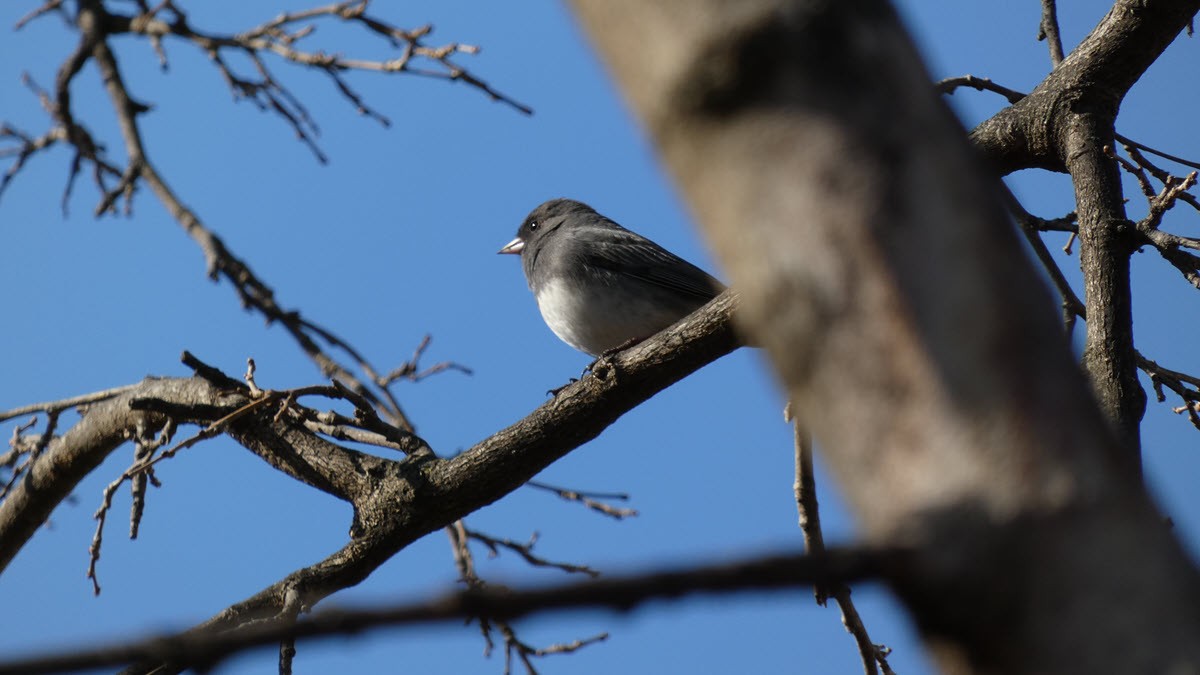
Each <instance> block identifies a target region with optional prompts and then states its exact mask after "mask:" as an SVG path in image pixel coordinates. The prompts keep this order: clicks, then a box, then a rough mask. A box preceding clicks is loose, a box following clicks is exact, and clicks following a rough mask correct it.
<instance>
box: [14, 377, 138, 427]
mask: <svg viewBox="0 0 1200 675" xmlns="http://www.w3.org/2000/svg"><path fill="white" fill-rule="evenodd" d="M137 386H139V385H136V384H127V385H125V386H123V387H113V388H112V389H105V390H103V391H96V392H92V393H90V394H83V395H82V396H74V397H72V398H64V399H61V400H58V401H45V402H43V403H31V404H29V405H23V406H21V407H20V408H13V409H11V410H5V411H2V412H0V422H4V421H7V420H10V419H12V418H14V417H21V416H24V415H28V414H30V413H35V412H58V411H62V410H67V409H69V408H75V407H77V406H81V405H88V404H89V403H98V402H100V401H106V400H108V399H110V398H113V397H114V396H119V395H121V394H124V393H125V392H127V391H130V390H132V389H134V388H135V387H137Z"/></svg>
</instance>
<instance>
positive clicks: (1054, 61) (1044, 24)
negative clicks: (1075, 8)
mask: <svg viewBox="0 0 1200 675" xmlns="http://www.w3.org/2000/svg"><path fill="white" fill-rule="evenodd" d="M1037 39H1038V41H1039V42H1040V41H1042V40H1045V41H1046V43H1047V44H1048V46H1049V47H1050V64H1051V65H1054V66H1057V65H1058V64H1060V63H1062V60H1063V46H1062V37H1061V36H1060V35H1059V32H1058V8H1057V7H1056V6H1055V2H1054V0H1042V21H1041V23H1039V24H1038V34H1037Z"/></svg>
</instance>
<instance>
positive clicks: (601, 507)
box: [525, 480, 638, 520]
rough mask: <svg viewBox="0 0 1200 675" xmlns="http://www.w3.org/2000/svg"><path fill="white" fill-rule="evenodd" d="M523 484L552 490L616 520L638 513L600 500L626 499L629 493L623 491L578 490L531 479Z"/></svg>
mask: <svg viewBox="0 0 1200 675" xmlns="http://www.w3.org/2000/svg"><path fill="white" fill-rule="evenodd" d="M525 484H526V485H528V486H529V487H531V488H537V489H538V490H545V491H546V492H552V493H554V494H556V495H558V496H559V497H560V498H562V499H565V500H567V501H569V502H576V503H579V504H583V505H584V506H586V507H587V508H589V509H592V510H593V511H596V512H597V513H602V514H604V515H606V516H609V517H610V518H615V519H617V520H624V519H625V518H632V517H633V516H636V515H638V512H637V509H626V508H620V507H616V506H612V505H610V504H605V503H604V502H603V501H600V500H604V499H614V500H618V501H628V500H629V495H628V494H625V493H624V492H580V491H578V490H571V489H568V488H563V487H558V486H556V485H549V484H547V483H542V482H539V481H533V480H531V481H529V482H528V483H525Z"/></svg>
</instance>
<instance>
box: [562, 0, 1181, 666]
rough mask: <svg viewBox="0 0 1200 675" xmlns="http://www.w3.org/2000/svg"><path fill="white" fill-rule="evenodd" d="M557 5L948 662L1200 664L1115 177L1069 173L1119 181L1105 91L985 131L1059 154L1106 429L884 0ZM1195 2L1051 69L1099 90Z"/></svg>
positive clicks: (1052, 160) (1163, 38)
mask: <svg viewBox="0 0 1200 675" xmlns="http://www.w3.org/2000/svg"><path fill="white" fill-rule="evenodd" d="M1185 4H1187V5H1189V6H1191V7H1192V9H1191V10H1188V9H1187V8H1185V7H1184V5H1185ZM575 5H576V7H577V9H578V10H579V14H580V16H581V17H582V19H583V24H584V26H585V27H586V29H587V30H588V32H589V33H590V34H591V36H592V38H593V40H594V41H595V43H596V44H597V46H598V47H599V49H600V51H601V52H602V54H603V55H604V56H605V58H606V59H607V60H608V63H609V64H610V66H611V68H612V70H613V73H614V75H615V77H616V79H617V80H618V82H619V83H620V85H621V86H622V88H623V89H624V91H625V93H626V94H627V96H628V98H629V100H630V102H631V103H632V105H633V107H634V109H635V110H636V111H637V113H638V114H639V115H640V116H641V118H642V120H643V121H644V122H645V123H646V125H647V127H648V128H649V130H650V131H651V133H652V135H653V137H654V139H655V141H656V142H657V144H658V146H659V148H660V150H661V152H662V156H663V158H664V160H665V162H666V164H667V166H668V167H669V169H670V170H671V172H672V173H673V174H674V176H675V178H676V180H677V182H678V184H679V185H680V186H681V187H682V189H683V191H684V193H685V196H686V198H687V201H688V203H689V205H690V206H691V207H692V210H693V212H694V213H695V215H696V217H697V219H698V220H699V221H700V223H701V224H702V226H703V227H704V229H705V231H706V234H708V236H709V237H710V239H711V241H712V242H713V243H714V245H715V248H716V250H717V253H718V255H719V257H720V258H721V260H722V261H723V263H724V265H725V269H727V270H728V272H729V274H730V276H731V277H732V281H733V285H734V286H735V287H737V288H738V289H739V290H740V291H741V293H742V294H743V298H744V300H743V301H744V314H743V318H744V319H745V324H746V326H747V328H748V330H749V332H750V334H751V336H752V337H753V338H754V339H756V340H757V341H759V342H760V343H761V344H763V345H764V347H765V348H766V350H767V352H768V354H769V356H770V358H771V361H772V363H773V364H774V367H775V368H776V370H777V372H778V373H779V375H780V376H781V378H782V379H783V380H784V382H785V383H786V384H787V386H788V390H789V393H790V394H791V395H792V397H793V400H794V402H795V404H796V405H795V409H796V411H797V414H798V415H799V416H800V417H801V419H802V420H803V421H804V423H805V425H806V426H807V427H808V428H810V429H811V430H812V431H813V432H814V433H815V435H816V437H817V438H818V440H819V441H820V443H821V447H822V448H823V449H824V451H825V453H826V456H827V458H828V460H829V463H830V465H831V467H832V468H833V470H834V472H835V473H836V475H837V477H838V479H839V482H840V484H841V487H842V488H843V491H844V492H845V494H846V495H847V497H848V498H849V500H850V502H851V503H852V505H853V506H854V508H855V509H856V510H857V512H858V514H859V516H860V518H861V522H862V524H863V528H864V531H865V536H866V537H867V538H868V539H869V540H871V541H872V542H874V543H885V542H897V541H904V542H907V543H912V542H917V544H918V546H919V547H920V548H921V554H920V555H919V561H918V562H917V563H916V564H914V565H912V566H907V567H905V568H904V569H894V570H890V571H889V574H888V578H889V581H890V583H891V584H892V585H893V587H894V588H895V590H896V591H897V592H898V593H899V594H900V595H901V597H902V598H903V599H904V601H905V602H906V603H907V605H908V607H909V608H910V610H911V611H912V612H913V615H914V617H915V618H916V620H917V622H918V623H919V624H920V626H921V628H922V630H923V633H924V636H925V639H926V642H927V644H928V645H929V647H930V648H931V649H932V651H933V653H934V654H935V656H936V657H937V658H938V660H939V661H940V663H941V665H942V667H943V668H944V670H945V671H946V672H958V673H1007V672H1028V673H1069V672H1079V673H1085V672H1087V673H1091V672H1110V673H1116V672H1122V673H1144V672H1165V671H1167V670H1170V669H1172V668H1176V667H1181V666H1183V667H1186V668H1189V669H1196V668H1200V641H1197V640H1196V639H1195V637H1196V636H1197V635H1200V578H1198V577H1197V575H1196V570H1195V569H1194V568H1193V567H1192V566H1191V564H1190V563H1189V561H1188V560H1187V559H1186V557H1185V556H1184V555H1183V553H1182V551H1181V550H1180V548H1179V546H1178V544H1177V542H1175V541H1174V540H1173V538H1172V537H1171V535H1170V533H1169V532H1168V531H1167V529H1166V527H1165V525H1164V524H1163V523H1162V522H1161V519H1160V518H1159V517H1158V516H1157V515H1156V513H1155V511H1154V509H1153V507H1152V505H1151V504H1150V501H1149V499H1148V497H1147V495H1146V493H1145V492H1144V489H1143V488H1142V486H1141V484H1140V480H1139V477H1138V473H1137V471H1136V470H1132V469H1133V468H1135V467H1136V457H1137V455H1136V426H1137V421H1138V420H1139V419H1140V414H1141V405H1142V404H1141V402H1140V399H1139V398H1138V393H1139V392H1140V388H1137V386H1136V384H1137V383H1136V377H1133V379H1132V382H1130V380H1129V377H1130V372H1131V371H1129V370H1128V364H1126V363H1125V360H1126V359H1127V358H1128V357H1131V356H1132V338H1131V335H1132V333H1131V327H1130V326H1129V324H1128V316H1127V311H1128V274H1127V271H1128V268H1127V267H1122V265H1121V261H1122V260H1125V261H1126V263H1127V256H1125V257H1123V253H1122V249H1121V248H1120V244H1119V242H1117V243H1114V237H1119V232H1120V227H1119V226H1118V223H1114V222H1113V221H1112V217H1113V214H1112V213H1111V209H1112V207H1113V205H1114V203H1113V201H1112V200H1111V199H1109V198H1097V199H1092V197H1091V196H1090V195H1091V192H1090V191H1091V190H1100V191H1104V190H1107V189H1110V188H1111V183H1110V181H1111V180H1113V179H1114V175H1113V173H1112V170H1111V168H1110V165H1105V166H1100V165H1099V164H1098V162H1099V160H1098V158H1099V157H1100V156H1101V153H1102V152H1103V148H1102V147H1096V145H1095V143H1096V140H1097V138H1099V139H1100V140H1102V139H1103V138H1104V137H1105V136H1104V134H1107V137H1111V133H1112V132H1111V115H1109V116H1108V117H1104V116H1102V115H1101V114H1100V113H1098V112H1097V111H1096V110H1094V109H1091V108H1087V107H1085V108H1083V109H1071V108H1069V107H1068V109H1067V110H1065V111H1061V114H1063V115H1066V121H1065V122H1063V123H1062V124H1063V126H1062V127H1061V128H1062V129H1064V130H1070V133H1068V134H1066V135H1065V136H1064V137H1063V138H1064V140H1063V142H1064V143H1067V145H1062V146H1061V148H1064V149H1066V148H1070V150H1069V152H1073V153H1074V154H1066V153H1065V154H1063V155H1061V156H1060V155H1057V154H1056V152H1057V149H1058V148H1059V146H1056V145H1050V146H1048V147H1047V148H1045V149H1044V151H1043V150H1042V149H1039V148H1036V147H1032V146H1033V143H1032V139H1030V138H1028V137H1021V136H1019V135H1018V136H1010V138H1009V142H1013V143H1015V146H1014V147H1015V148H1016V149H1015V150H1011V149H1010V150H1006V151H1005V152H1004V153H999V152H993V153H991V154H992V155H993V158H994V159H998V160H1000V163H1001V164H1003V163H1004V161H1009V162H1010V163H1011V162H1012V156H1013V155H1021V156H1022V157H1024V158H1025V159H1024V160H1023V161H1026V162H1028V165H1029V166H1048V167H1050V166H1057V167H1062V166H1064V162H1065V163H1066V168H1067V169H1068V170H1070V171H1071V172H1072V174H1073V176H1074V177H1075V179H1076V185H1077V190H1076V192H1077V195H1079V199H1080V202H1081V213H1080V216H1081V228H1087V231H1088V232H1089V234H1088V235H1087V236H1085V237H1084V246H1086V247H1088V248H1089V249H1090V252H1089V253H1088V257H1087V259H1086V260H1085V265H1091V266H1093V267H1095V268H1096V271H1095V273H1094V276H1093V277H1092V279H1091V280H1090V281H1089V286H1088V288H1089V293H1088V310H1087V313H1088V319H1089V326H1088V327H1089V333H1090V332H1091V331H1092V330H1093V326H1092V323H1093V322H1095V323H1096V324H1097V327H1096V328H1095V330H1096V331H1097V335H1099V336H1100V337H1097V338H1089V348H1091V351H1090V352H1089V355H1088V363H1087V369H1088V371H1089V373H1091V376H1092V380H1093V382H1094V383H1095V386H1096V388H1097V390H1098V391H1100V394H1101V395H1100V399H1101V401H1102V404H1103V405H1102V407H1103V410H1104V411H1105V412H1107V413H1109V415H1110V418H1111V419H1112V420H1113V421H1114V422H1115V427H1116V429H1117V430H1119V432H1120V435H1121V438H1120V439H1117V438H1114V436H1113V434H1112V433H1111V432H1110V428H1111V427H1110V426H1109V425H1108V424H1107V423H1106V421H1105V417H1104V415H1103V414H1102V413H1101V410H1100V409H1099V408H1098V407H1097V405H1096V403H1095V399H1094V398H1093V396H1092V395H1091V393H1090V391H1089V387H1088V383H1087V381H1086V380H1085V378H1084V377H1082V376H1081V373H1080V372H1079V369H1078V368H1077V366H1076V365H1075V364H1074V363H1073V362H1072V357H1071V354H1070V351H1069V349H1068V348H1067V345H1066V343H1065V341H1064V340H1063V338H1062V330H1061V327H1060V324H1059V323H1058V321H1057V320H1056V318H1055V316H1054V314H1053V312H1052V311H1051V308H1052V305H1051V303H1050V302H1049V299H1048V298H1047V296H1046V292H1045V290H1044V289H1043V288H1042V287H1041V285H1040V284H1039V282H1038V280H1037V277H1036V275H1035V274H1034V271H1033V269H1032V268H1031V266H1030V265H1029V263H1028V261H1027V260H1026V259H1025V256H1024V254H1023V251H1022V249H1021V246H1020V245H1019V242H1018V240H1017V238H1016V234H1015V231H1014V229H1013V228H1012V227H1011V225H1010V224H1009V222H1008V221H1007V219H1006V217H1005V215H1004V211H1003V209H1002V207H1001V202H1000V200H999V199H998V198H997V194H998V192H997V189H996V185H995V183H994V181H993V179H992V178H990V177H989V176H988V172H987V171H986V170H985V168H984V167H983V166H982V164H981V163H980V162H979V161H978V160H977V153H976V152H975V151H973V150H972V149H971V148H970V147H969V145H968V143H967V141H966V135H965V133H964V131H963V130H962V128H961V127H960V126H959V125H958V124H957V122H956V121H955V120H954V119H953V117H952V116H951V115H950V114H949V113H948V111H947V110H946V109H945V107H944V106H943V105H942V103H941V102H940V101H939V100H938V99H937V98H936V97H935V96H934V94H933V92H932V89H931V87H930V82H929V78H928V76H927V74H926V73H925V72H924V70H923V68H922V66H921V64H920V62H919V59H918V57H917V55H916V52H915V50H914V49H913V47H912V45H911V44H910V42H909V41H908V39H907V37H906V36H905V35H904V33H903V31H902V29H901V28H900V26H899V24H898V22H897V20H896V17H895V16H894V14H893V12H892V11H891V9H890V8H889V7H887V6H886V5H885V4H884V3H883V2H866V1H864V2H855V3H831V2H817V1H813V2H784V1H782V0H780V1H774V0H743V1H740V2H737V3H732V2H721V1H720V0H707V1H703V2H701V1H695V0H686V1H685V0H674V1H664V2H658V3H641V2H637V1H636V0H621V1H616V0H576V2H575ZM1194 11H1195V9H1194V3H1172V2H1157V3H1156V2H1140V3H1132V2H1120V3H1118V4H1117V6H1116V8H1114V10H1113V13H1112V14H1110V16H1109V17H1107V18H1106V19H1105V22H1104V23H1102V25H1101V27H1100V29H1098V32H1097V34H1096V35H1093V36H1092V37H1089V38H1088V40H1086V41H1085V42H1084V46H1083V47H1081V48H1080V49H1081V50H1083V53H1082V55H1080V50H1076V52H1073V53H1072V55H1071V56H1069V57H1068V58H1067V59H1066V60H1065V61H1064V62H1063V64H1062V65H1061V66H1060V67H1059V68H1058V69H1056V70H1055V71H1054V73H1055V75H1052V76H1051V79H1053V78H1055V77H1066V73H1067V72H1070V69H1071V68H1077V69H1078V78H1079V79H1078V81H1077V85H1078V87H1083V88H1086V87H1088V86H1090V85H1089V84H1088V83H1089V82H1093V81H1096V80H1102V81H1104V82H1105V83H1107V85H1106V86H1107V89H1105V90H1104V91H1103V92H1101V93H1098V94H1096V96H1097V97H1098V99H1100V100H1102V101H1106V102H1107V105H1108V108H1107V112H1109V113H1112V114H1115V110H1116V103H1117V102H1118V101H1119V98H1120V94H1123V92H1124V91H1125V90H1127V89H1128V87H1129V86H1130V85H1131V84H1132V83H1133V81H1135V80H1136V78H1137V76H1138V75H1139V74H1140V73H1141V72H1142V71H1143V70H1144V69H1145V68H1146V67H1147V66H1148V65H1149V64H1150V63H1151V62H1153V60H1154V58H1156V57H1157V55H1158V54H1159V53H1160V52H1161V51H1162V49H1163V48H1164V47H1165V46H1166V44H1168V43H1169V42H1170V41H1171V39H1173V37H1174V36H1175V34H1177V33H1178V32H1179V30H1180V29H1181V28H1182V26H1183V25H1184V22H1185V21H1186V19H1187V17H1188V16H1190V14H1191V13H1192V12H1194ZM1122 45H1124V47H1123V46H1122ZM1073 60H1074V61H1073ZM1073 62H1074V63H1075V64H1078V65H1074V66H1073V65H1072V63H1073ZM1048 81H1049V80H1048ZM1114 91H1115V92H1117V96H1116V97H1115V99H1114V98H1113V96H1112V92H1114ZM1105 92H1107V93H1105ZM1030 98H1032V96H1031V97H1030ZM1071 100H1072V101H1076V102H1079V101H1084V100H1085V99H1084V98H1080V97H1078V96H1073V97H1071ZM998 117H999V116H998ZM1105 120H1107V121H1108V125H1107V126H1105V125H1104V122H1105ZM1097 125H1099V126H1097ZM1004 131H1008V132H1011V131H1012V130H1011V128H1009V127H1005V128H1004ZM1101 132H1103V133H1101ZM1097 134H1100V135H1099V136H1097ZM977 135H979V132H978V131H977ZM1023 143H1024V145H1023ZM1071 143H1074V144H1075V145H1074V146H1072V145H1070V144H1071ZM985 149H986V148H985ZM1006 158H1007V159H1006ZM1089 163H1090V168H1089ZM1110 164H1111V163H1110ZM1089 181H1099V183H1098V185H1092V184H1091V183H1090V182H1089ZM1116 194H1117V195H1119V191H1118V192H1117V193H1116ZM1083 209H1088V210H1089V211H1088V213H1087V214H1085V213H1084V212H1083ZM1085 219H1086V220H1087V221H1088V224H1087V225H1084V224H1083V222H1082V221H1083V220H1085ZM1093 219H1094V220H1093ZM1122 275H1123V276H1122ZM1093 284H1097V285H1100V286H1102V287H1103V288H1093ZM1122 284H1123V285H1124V286H1122ZM1093 305H1095V309H1093ZM1094 311H1095V312H1100V315H1097V316H1095V318H1093V317H1094V315H1093V312H1094ZM1105 314H1108V315H1109V318H1104V315H1105ZM1122 331H1125V333H1124V334H1122V333H1121V332H1122ZM1096 340H1105V341H1107V344H1106V345H1099V346H1095V345H1094V343H1095V342H1096ZM1134 375H1135V373H1134ZM1135 389H1136V391H1134V390H1135ZM1122 441H1123V442H1122ZM1131 457H1132V458H1133V461H1131Z"/></svg>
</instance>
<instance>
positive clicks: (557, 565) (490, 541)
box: [462, 527, 600, 578]
mask: <svg viewBox="0 0 1200 675" xmlns="http://www.w3.org/2000/svg"><path fill="white" fill-rule="evenodd" d="M462 531H463V532H464V533H465V534H466V535H467V538H468V539H474V540H475V541H477V542H479V543H481V544H483V545H484V546H485V547H486V548H487V549H488V553H489V554H490V556H491V557H493V558H494V557H496V556H498V555H500V550H501V549H508V550H509V551H512V552H513V553H516V554H517V555H519V556H521V558H522V559H524V560H525V562H527V563H529V564H530V565H533V566H534V567H551V568H554V569H558V570H562V571H564V572H573V573H579V574H586V575H588V576H589V577H592V578H595V577H598V576H600V572H599V571H597V570H595V569H593V568H591V567H588V566H587V565H575V564H573V563H563V562H554V561H551V560H547V559H545V558H542V557H540V556H537V555H534V553H533V547H534V545H535V544H537V540H538V535H537V533H536V532H535V533H533V535H531V536H530V537H529V541H527V542H525V543H520V542H516V541H513V540H512V539H501V538H498V537H493V536H491V535H488V534H484V533H483V532H479V531H477V530H472V529H470V528H466V527H464V528H463V530H462Z"/></svg>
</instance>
